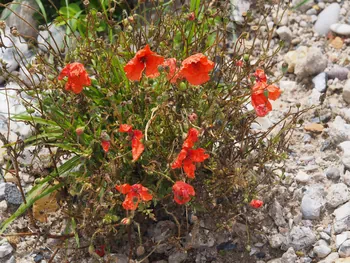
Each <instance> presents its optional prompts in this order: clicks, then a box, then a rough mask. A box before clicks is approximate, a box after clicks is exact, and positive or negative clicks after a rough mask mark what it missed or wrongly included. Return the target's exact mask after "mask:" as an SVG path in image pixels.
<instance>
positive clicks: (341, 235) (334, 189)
mask: <svg viewBox="0 0 350 263" xmlns="http://www.w3.org/2000/svg"><path fill="white" fill-rule="evenodd" d="M236 2H237V3H238V4H239V7H240V9H239V12H238V13H236V19H237V20H239V17H238V18H237V16H239V13H240V12H242V11H245V10H244V9H245V8H246V7H248V6H249V4H250V1H243V0H239V1H236ZM297 2H298V1H293V3H294V4H296V3H297ZM316 2H317V3H316ZM273 15H275V14H274V13H273V12H272V14H271V17H268V18H267V25H266V27H263V28H261V30H262V31H265V32H266V30H267V29H268V27H273V26H276V25H275V23H274V22H276V19H274V17H273ZM278 20H279V24H278V26H277V30H276V33H275V35H274V39H273V43H274V44H273V45H272V46H271V48H274V47H276V46H277V43H278V41H279V40H280V39H283V40H284V41H285V42H286V45H285V48H284V49H283V50H282V51H281V52H280V54H279V58H278V61H280V63H279V64H278V65H277V69H278V70H276V71H275V77H276V78H277V77H279V76H280V74H282V72H281V68H282V63H283V62H287V63H288V73H287V74H286V75H285V77H283V78H282V79H281V80H280V81H279V86H280V87H281V89H282V90H283V94H282V96H281V98H280V99H279V100H278V101H276V102H275V103H274V104H273V107H274V109H275V110H274V111H273V112H272V113H270V114H269V115H268V116H267V117H265V118H263V119H261V120H259V125H256V126H254V127H252V128H254V129H267V128H268V127H269V126H270V125H272V124H273V123H274V122H276V121H277V120H278V118H280V117H281V116H282V115H283V113H284V112H286V111H288V110H289V107H290V106H295V105H296V104H297V103H300V104H301V108H307V107H310V106H317V107H315V108H313V109H311V110H309V111H308V112H307V113H306V114H305V115H304V117H303V120H304V124H303V125H301V126H300V127H299V128H298V129H297V130H296V131H295V133H294V135H293V138H292V141H291V147H290V152H289V158H288V160H287V164H286V166H285V167H284V170H285V172H284V176H285V179H284V180H283V183H282V184H281V185H278V186H276V187H275V188H274V189H273V191H272V192H271V195H270V196H265V197H264V196H262V197H261V199H262V200H264V201H265V203H266V205H265V206H264V207H263V208H262V209H261V210H258V211H252V212H251V213H252V216H253V217H255V219H256V220H255V221H258V222H259V227H260V229H261V232H260V233H257V232H254V233H253V234H252V237H251V241H252V244H251V246H250V251H249V252H247V250H246V248H245V247H244V244H243V245H242V242H241V241H242V239H241V237H242V236H246V229H245V225H244V224H240V223H237V224H235V225H234V226H233V227H232V229H230V230H225V231H224V232H220V233H215V232H212V231H210V230H208V229H211V228H210V227H208V226H209V225H210V224H211V222H210V219H206V218H200V222H199V223H198V224H199V225H198V228H196V227H194V228H193V230H192V233H191V234H192V235H193V236H196V240H195V241H194V243H193V244H192V245H193V246H194V247H195V248H197V250H196V252H195V253H192V252H190V253H184V252H183V251H176V250H174V249H170V248H167V247H163V248H160V249H163V250H161V251H158V253H160V254H165V255H167V257H168V260H162V261H157V258H156V257H153V259H152V258H151V260H149V262H158V263H160V262H163V263H166V262H172V263H174V262H259V263H263V262H268V263H294V262H298V263H302V262H304V263H306V262H322V263H332V262H335V263H341V262H343V263H344V262H350V189H349V187H350V109H349V104H350V74H349V72H350V1H348V0H346V1H344V0H342V1H326V0H325V1H315V2H314V1H309V2H308V3H307V4H306V5H303V6H302V7H300V8H298V9H296V10H290V11H287V12H286V13H285V15H284V16H283V17H281V16H279V19H278ZM255 44H256V48H257V50H259V48H260V47H259V44H260V43H259V41H257V42H256V43H255ZM22 48H23V51H24V52H28V47H26V46H25V45H22ZM31 55H33V54H30V52H29V55H28V57H29V59H30V56H31ZM1 56H2V57H1ZM0 57H1V58H2V59H4V60H6V61H8V62H9V63H14V64H16V63H15V62H13V58H11V55H10V54H8V53H6V52H5V55H4V54H0ZM19 66H20V69H22V67H21V65H19ZM13 67H14V69H16V68H17V67H18V64H17V65H13ZM23 71H24V70H22V71H21V70H20V71H19V73H18V74H19V75H20V76H21V77H22V78H24V79H25V74H23ZM270 79H273V77H272V76H271V77H270ZM0 82H1V77H0ZM3 85H6V88H7V89H9V88H11V90H9V93H8V95H13V96H10V101H9V103H10V110H11V113H19V112H21V111H23V110H24V109H23V106H21V105H20V104H19V102H18V100H17V99H16V95H15V94H16V91H15V89H16V85H15V84H13V83H3ZM6 118H7V100H6V98H5V96H4V93H3V92H2V93H1V94H0V131H3V132H4V131H7V125H6V123H5V121H6ZM11 131H12V132H11V136H10V138H12V139H14V138H16V134H15V132H18V131H19V132H20V133H21V135H22V136H27V135H28V134H29V133H30V129H29V127H27V126H25V125H23V124H18V123H11ZM31 150H32V149H27V150H26V154H25V155H24V156H23V158H22V160H21V164H22V165H25V164H28V163H31V162H32V161H33V160H32V159H33V158H32V156H33V155H32V152H31ZM4 156H5V152H4V150H3V149H0V159H1V160H0V161H1V162H3V160H2V159H3V158H2V157H4ZM45 156H46V157H47V156H48V153H46V152H45V151H42V152H40V154H39V157H38V159H35V162H36V163H37V166H36V167H37V169H38V172H39V173H40V172H42V169H44V170H45V168H46V167H45V165H48V164H47V163H45ZM0 171H1V170H0ZM31 173H32V174H33V171H31ZM32 174H31V175H29V174H28V173H27V172H26V171H22V172H21V178H22V179H23V182H24V186H25V188H26V189H27V190H28V189H30V187H31V185H32V182H33V180H34V177H33V175H32ZM281 174H282V169H281ZM4 179H5V181H3V182H1V183H0V201H1V202H0V221H2V220H4V219H5V218H7V217H8V216H9V215H10V213H11V212H12V211H13V207H14V206H16V205H18V204H19V203H21V196H20V193H19V190H18V189H17V187H16V186H15V184H13V183H14V182H15V178H13V177H11V176H10V175H8V174H7V175H4ZM26 224H27V218H21V219H19V220H17V221H16V222H15V223H14V224H13V225H12V226H11V229H12V230H13V232H20V231H21V230H23V229H26ZM63 225H64V222H59V221H57V220H55V216H52V217H49V220H48V222H47V223H45V224H43V227H44V228H47V229H50V232H51V231H57V232H60V231H61V229H62V227H63ZM174 228H175V225H174V223H173V222H171V221H160V222H158V223H157V225H155V226H154V227H152V228H151V229H149V231H148V236H149V237H151V238H154V239H157V240H158V241H159V240H161V239H163V240H165V239H166V238H168V236H169V235H170V234H171V231H172V230H174ZM169 230H171V231H169ZM55 245H56V242H55V240H50V239H49V241H45V240H44V239H42V238H37V237H35V236H32V237H21V238H19V237H18V238H16V237H15V238H8V239H7V240H6V239H2V240H1V241H0V261H1V262H7V263H10V262H23V263H24V262H47V261H48V259H49V258H50V256H49V255H50V254H51V253H52V252H53V250H54V248H55ZM67 253H68V255H69V254H70V253H71V252H67ZM156 253H157V251H156ZM113 257H114V259H110V260H116V258H118V259H119V261H118V262H126V261H127V260H126V257H125V256H123V255H113ZM79 261H82V262H84V261H83V260H81V259H71V261H70V262H79ZM146 261H147V260H146ZM146 261H144V262H146ZM55 262H64V261H63V257H61V256H58V257H57V258H56V261H55ZM86 262H93V261H91V260H86Z"/></svg>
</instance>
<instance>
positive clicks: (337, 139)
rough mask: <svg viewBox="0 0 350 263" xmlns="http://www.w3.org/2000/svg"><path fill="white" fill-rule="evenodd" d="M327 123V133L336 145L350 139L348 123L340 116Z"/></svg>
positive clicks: (349, 125)
mask: <svg viewBox="0 0 350 263" xmlns="http://www.w3.org/2000/svg"><path fill="white" fill-rule="evenodd" d="M328 125H329V129H328V134H329V137H330V139H331V141H332V142H333V143H334V144H336V145H338V144H339V143H341V142H344V141H349V140H350V124H347V123H346V121H345V120H344V119H343V118H342V117H340V116H336V117H335V119H334V121H333V122H331V123H329V124H328Z"/></svg>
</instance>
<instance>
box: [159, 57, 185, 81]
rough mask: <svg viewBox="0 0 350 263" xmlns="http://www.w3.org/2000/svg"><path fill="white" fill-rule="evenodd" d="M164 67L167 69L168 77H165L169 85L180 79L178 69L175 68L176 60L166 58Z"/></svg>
mask: <svg viewBox="0 0 350 263" xmlns="http://www.w3.org/2000/svg"><path fill="white" fill-rule="evenodd" d="M163 66H164V67H168V68H169V72H168V75H167V76H166V77H167V79H168V80H169V81H170V83H176V81H177V79H178V78H180V77H181V76H180V74H179V73H178V72H179V69H178V68H177V67H176V58H168V59H166V60H165V61H164V63H163Z"/></svg>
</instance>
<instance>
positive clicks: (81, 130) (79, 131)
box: [75, 127, 85, 136]
mask: <svg viewBox="0 0 350 263" xmlns="http://www.w3.org/2000/svg"><path fill="white" fill-rule="evenodd" d="M84 130H85V128H84V127H78V128H76V129H75V133H76V134H77V135H78V136H80V135H82V134H83V133H84Z"/></svg>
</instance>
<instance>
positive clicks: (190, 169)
mask: <svg viewBox="0 0 350 263" xmlns="http://www.w3.org/2000/svg"><path fill="white" fill-rule="evenodd" d="M198 134H199V132H198V131H197V130H196V129H194V128H191V129H190V130H189V132H188V135H187V138H186V140H185V141H184V143H183V145H182V150H181V151H180V153H179V155H178V156H177V158H176V160H175V161H174V162H173V164H172V165H171V168H172V169H176V168H181V167H183V169H184V172H185V173H186V174H187V176H188V177H189V178H194V177H195V174H194V172H195V171H196V165H195V163H201V162H203V161H204V160H206V159H208V158H209V155H208V154H206V153H205V150H204V149H202V148H198V149H192V147H193V145H194V143H195V142H196V141H197V140H198Z"/></svg>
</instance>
